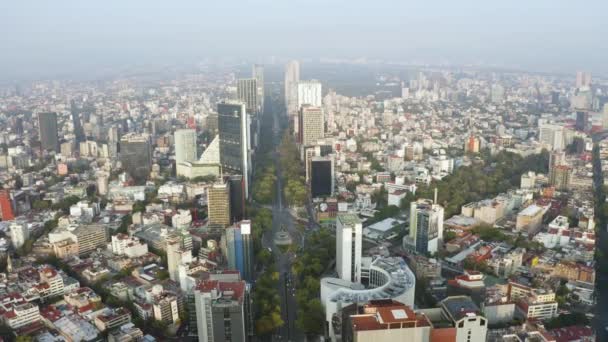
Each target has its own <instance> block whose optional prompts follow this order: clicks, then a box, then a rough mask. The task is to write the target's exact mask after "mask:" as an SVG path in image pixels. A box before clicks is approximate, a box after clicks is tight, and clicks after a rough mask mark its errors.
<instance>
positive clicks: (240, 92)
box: [236, 78, 259, 114]
mask: <svg viewBox="0 0 608 342" xmlns="http://www.w3.org/2000/svg"><path fill="white" fill-rule="evenodd" d="M236 92H237V97H238V99H239V101H241V102H243V103H244V104H245V110H246V111H247V113H248V114H257V113H258V112H259V107H258V86H257V80H256V79H255V78H241V79H238V80H237V81H236Z"/></svg>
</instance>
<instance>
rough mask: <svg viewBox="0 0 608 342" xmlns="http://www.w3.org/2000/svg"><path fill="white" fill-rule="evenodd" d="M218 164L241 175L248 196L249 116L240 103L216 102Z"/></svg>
mask: <svg viewBox="0 0 608 342" xmlns="http://www.w3.org/2000/svg"><path fill="white" fill-rule="evenodd" d="M217 112H218V128H219V136H220V164H221V165H222V167H223V168H224V170H227V171H235V172H238V173H240V174H242V175H243V181H244V183H245V185H244V189H245V198H248V197H249V183H250V182H249V180H250V177H251V170H250V165H251V145H250V140H249V129H250V127H249V117H248V115H247V114H246V113H245V105H244V104H242V103H226V102H223V103H218V105H217Z"/></svg>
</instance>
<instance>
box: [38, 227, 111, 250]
mask: <svg viewBox="0 0 608 342" xmlns="http://www.w3.org/2000/svg"><path fill="white" fill-rule="evenodd" d="M71 233H72V237H73V238H74V237H75V240H76V241H77V242H78V248H79V251H78V254H79V256H86V255H89V254H90V253H91V252H94V251H95V250H96V249H97V248H103V247H107V244H108V229H107V226H105V225H103V224H97V223H92V224H82V225H79V226H78V227H76V228H75V229H74V230H72V231H71ZM49 240H52V239H51V238H50V237H49ZM51 242H53V241H51Z"/></svg>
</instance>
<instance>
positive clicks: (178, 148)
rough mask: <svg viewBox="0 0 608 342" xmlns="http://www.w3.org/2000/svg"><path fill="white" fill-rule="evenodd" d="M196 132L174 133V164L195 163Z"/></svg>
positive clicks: (187, 130)
mask: <svg viewBox="0 0 608 342" xmlns="http://www.w3.org/2000/svg"><path fill="white" fill-rule="evenodd" d="M196 159H197V155H196V131H195V130H193V129H178V130H176V131H175V163H176V164H179V163H183V162H193V161H196Z"/></svg>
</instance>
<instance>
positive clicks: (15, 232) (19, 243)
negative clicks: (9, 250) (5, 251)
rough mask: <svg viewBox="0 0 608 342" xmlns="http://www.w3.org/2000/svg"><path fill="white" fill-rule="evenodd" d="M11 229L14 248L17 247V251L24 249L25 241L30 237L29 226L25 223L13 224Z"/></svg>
mask: <svg viewBox="0 0 608 342" xmlns="http://www.w3.org/2000/svg"><path fill="white" fill-rule="evenodd" d="M9 227H10V231H11V243H12V244H13V247H15V249H19V248H21V247H23V245H24V244H25V241H26V240H27V239H29V237H30V231H29V229H28V228H27V224H26V223H25V222H13V223H11V225H10V226H9Z"/></svg>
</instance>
